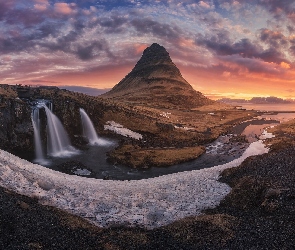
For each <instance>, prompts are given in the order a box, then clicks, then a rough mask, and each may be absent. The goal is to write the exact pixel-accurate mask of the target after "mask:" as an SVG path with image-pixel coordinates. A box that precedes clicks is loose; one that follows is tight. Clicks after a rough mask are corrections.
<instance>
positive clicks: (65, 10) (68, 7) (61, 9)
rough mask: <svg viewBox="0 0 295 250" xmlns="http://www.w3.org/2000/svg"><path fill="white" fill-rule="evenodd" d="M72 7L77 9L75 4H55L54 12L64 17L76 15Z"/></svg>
mask: <svg viewBox="0 0 295 250" xmlns="http://www.w3.org/2000/svg"><path fill="white" fill-rule="evenodd" d="M72 7H75V4H68V3H55V4H54V10H55V12H57V13H59V14H63V15H70V14H72V13H74V9H73V8H72Z"/></svg>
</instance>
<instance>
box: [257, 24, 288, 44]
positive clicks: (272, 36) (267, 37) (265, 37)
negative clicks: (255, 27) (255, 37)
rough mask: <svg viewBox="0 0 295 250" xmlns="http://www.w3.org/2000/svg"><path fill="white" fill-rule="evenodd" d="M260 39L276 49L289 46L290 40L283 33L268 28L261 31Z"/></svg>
mask: <svg viewBox="0 0 295 250" xmlns="http://www.w3.org/2000/svg"><path fill="white" fill-rule="evenodd" d="M260 39H261V41H263V42H264V43H266V44H268V45H270V46H271V47H274V48H280V47H281V46H286V45H287V44H288V39H287V38H286V37H285V35H284V34H283V33H282V32H279V31H273V30H269V29H266V28H264V29H261V30H260Z"/></svg>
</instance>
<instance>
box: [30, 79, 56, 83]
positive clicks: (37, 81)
mask: <svg viewBox="0 0 295 250" xmlns="http://www.w3.org/2000/svg"><path fill="white" fill-rule="evenodd" d="M31 82H33V83H60V82H55V81H46V80H31Z"/></svg>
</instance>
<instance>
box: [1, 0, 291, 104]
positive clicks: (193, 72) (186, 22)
mask: <svg viewBox="0 0 295 250" xmlns="http://www.w3.org/2000/svg"><path fill="white" fill-rule="evenodd" d="M294 12H295V3H294V2H293V1H287V0H282V1H278V0H269V1H265V0H253V1H246V0H214V1H213V0H203V1H198V0H196V1H193V0H187V1H175V0H163V1H151V0H122V1H104V0H85V1H77V0H70V1H65V0H64V1H58V0H27V1H22V0H10V1H1V0H0V30H1V33H0V83H1V84H28V85H56V86H66V85H71V86H84V87H94V88H98V89H105V88H111V87H113V86H114V85H115V84H117V83H118V82H119V81H120V80H121V79H122V78H123V77H124V76H125V75H127V74H128V73H129V71H130V70H131V69H132V68H133V66H134V65H135V64H136V62H137V61H138V60H139V58H140V56H141V54H142V52H143V50H144V49H145V48H146V47H147V46H149V45H151V44H152V43H154V42H156V43H159V44H160V45H162V46H164V47H165V48H166V49H167V51H168V52H169V54H170V56H171V58H172V60H173V61H174V63H175V64H176V65H177V67H178V68H179V69H180V71H181V72H182V75H183V77H184V78H185V79H186V80H187V81H188V82H189V83H190V84H191V85H192V86H193V87H194V88H195V89H196V90H198V91H201V92H202V93H204V94H205V95H207V96H208V97H210V98H212V99H218V98H222V97H230V98H245V99H250V98H251V97H253V96H277V97H281V98H294V97H295V69H294V66H295V63H294V62H295V28H294V24H295V18H294Z"/></svg>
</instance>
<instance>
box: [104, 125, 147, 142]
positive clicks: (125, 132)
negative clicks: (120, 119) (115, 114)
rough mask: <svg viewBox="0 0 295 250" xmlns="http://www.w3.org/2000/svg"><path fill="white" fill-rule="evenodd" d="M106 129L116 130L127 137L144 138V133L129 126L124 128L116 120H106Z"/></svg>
mask: <svg viewBox="0 0 295 250" xmlns="http://www.w3.org/2000/svg"><path fill="white" fill-rule="evenodd" d="M104 130H111V131H113V132H115V133H116V134H119V135H123V136H125V137H130V138H133V139H135V140H140V139H142V135H141V134H139V133H136V132H133V131H132V130H130V129H128V128H124V127H123V126H122V125H121V124H119V123H116V122H114V121H108V122H106V125H104Z"/></svg>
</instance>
